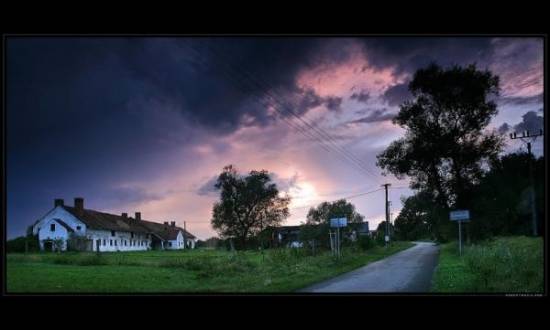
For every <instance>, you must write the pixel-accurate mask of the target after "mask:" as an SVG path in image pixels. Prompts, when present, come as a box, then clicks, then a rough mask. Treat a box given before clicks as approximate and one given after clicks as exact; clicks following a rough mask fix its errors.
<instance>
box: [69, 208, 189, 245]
mask: <svg viewBox="0 0 550 330" xmlns="http://www.w3.org/2000/svg"><path fill="white" fill-rule="evenodd" d="M63 208H64V209H65V210H67V211H68V212H69V213H71V214H72V215H73V216H75V217H76V218H78V219H79V220H81V221H82V222H84V223H85V224H86V226H87V227H88V228H90V229H98V230H114V231H125V232H134V233H147V234H149V233H154V234H156V235H157V236H159V237H160V238H162V239H163V240H175V239H177V236H178V231H180V230H181V231H182V232H183V233H185V237H186V238H187V239H194V238H195V236H194V235H192V234H190V233H189V232H187V231H184V230H183V228H180V227H172V226H170V225H165V224H162V223H158V222H153V221H147V220H136V219H134V218H131V217H126V218H124V217H122V216H121V215H116V214H110V213H103V212H98V211H94V210H88V209H83V210H82V211H78V210H77V209H76V208H74V207H70V206H63Z"/></svg>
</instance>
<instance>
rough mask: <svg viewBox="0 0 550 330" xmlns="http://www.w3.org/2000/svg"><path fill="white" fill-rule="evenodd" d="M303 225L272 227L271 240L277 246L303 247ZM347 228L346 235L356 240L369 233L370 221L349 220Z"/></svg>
mask: <svg viewBox="0 0 550 330" xmlns="http://www.w3.org/2000/svg"><path fill="white" fill-rule="evenodd" d="M301 228H302V226H280V227H274V228H271V230H272V237H271V240H272V242H274V243H275V244H274V245H276V246H286V247H301V246H303V242H301V241H300V231H301ZM346 229H347V230H345V231H344V233H345V235H346V236H347V237H348V238H349V239H351V240H352V241H355V240H356V239H357V238H358V237H359V236H368V235H369V222H368V221H364V222H355V223H352V222H348V225H347V228H346Z"/></svg>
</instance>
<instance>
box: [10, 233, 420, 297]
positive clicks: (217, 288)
mask: <svg viewBox="0 0 550 330" xmlns="http://www.w3.org/2000/svg"><path fill="white" fill-rule="evenodd" d="M412 245H413V244H412V243H410V242H394V243H393V244H392V245H391V246H390V247H389V248H388V249H386V248H384V247H374V248H372V249H369V250H367V251H365V252H362V251H358V250H354V249H351V248H348V249H344V250H343V258H342V259H341V260H335V259H334V258H333V257H332V256H331V255H330V253H329V252H324V253H321V254H318V255H316V256H311V255H306V254H305V253H304V252H305V251H303V250H300V249H273V250H265V251H264V252H263V253H261V252H259V251H242V252H240V251H239V252H235V253H231V252H227V251H220V250H207V249H204V250H202V249H199V250H193V251H147V252H119V253H103V254H101V255H100V256H97V255H95V254H93V253H62V254H53V253H47V254H27V255H25V254H8V255H7V290H8V292H30V293H35V292H68V293H78V292H100V293H110V292H113V293H114V292H183V293H185V292H189V293H193V292H194V293H197V292H198V293H203V292H204V293H214V292H220V293H223V292H236V293H239V292H258V293H263V292H293V291H296V290H298V289H301V288H303V287H306V286H308V285H311V284H314V283H317V282H319V281H323V280H326V279H329V278H331V277H334V276H336V275H339V274H341V273H344V272H348V271H351V270H353V269H356V268H358V267H361V266H363V265H366V264H368V263H370V262H372V261H376V260H379V259H382V258H384V257H387V256H389V255H391V254H394V253H396V252H398V251H401V250H404V249H406V248H409V247H411V246H412Z"/></svg>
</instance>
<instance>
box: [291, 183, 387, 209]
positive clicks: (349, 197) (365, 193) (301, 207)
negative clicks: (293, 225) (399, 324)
mask: <svg viewBox="0 0 550 330" xmlns="http://www.w3.org/2000/svg"><path fill="white" fill-rule="evenodd" d="M382 189H383V188H378V189H376V190H371V191H367V192H364V193H360V194H355V195H351V196H346V197H340V198H338V199H335V200H333V201H332V202H336V201H338V200H340V199H352V198H356V197H360V196H364V195H368V194H372V193H375V192H377V191H380V190H382ZM310 207H313V205H308V206H300V207H293V208H291V209H290V210H298V209H304V208H310Z"/></svg>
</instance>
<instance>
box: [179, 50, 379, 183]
mask: <svg viewBox="0 0 550 330" xmlns="http://www.w3.org/2000/svg"><path fill="white" fill-rule="evenodd" d="M189 47H190V48H191V49H192V50H193V51H194V52H196V53H199V51H198V50H197V49H195V48H194V47H193V46H189ZM206 47H207V50H209V51H210V53H211V54H212V53H213V52H215V50H214V49H213V48H211V47H208V46H206ZM224 65H225V66H227V65H228V64H227V63H224ZM233 71H234V72H235V73H236V74H241V76H242V75H246V76H242V77H244V79H246V80H247V81H248V82H252V83H253V84H255V86H256V87H257V89H261V91H262V92H263V94H264V96H265V95H267V96H268V97H269V99H271V100H272V101H273V102H275V103H277V104H278V105H279V106H281V108H282V109H283V110H285V111H286V112H287V113H289V114H291V115H292V116H294V117H295V118H297V119H298V120H299V121H300V122H302V123H304V125H306V126H307V127H309V128H310V129H311V131H313V133H316V134H315V135H316V136H313V135H311V134H308V137H313V138H315V140H317V141H318V142H320V143H321V146H323V147H324V149H325V150H326V151H329V150H327V147H328V148H330V149H331V150H334V151H336V152H339V153H340V154H342V155H343V156H344V157H346V159H347V160H349V161H351V162H352V163H353V164H355V165H356V166H358V168H359V169H361V170H362V171H365V172H366V173H368V174H370V175H372V176H373V177H375V178H376V179H377V180H378V178H377V177H376V175H374V174H372V172H370V170H369V169H368V168H366V166H365V165H364V164H363V163H362V162H361V161H360V160H359V159H358V158H356V157H355V156H354V155H352V154H351V153H350V152H349V151H347V150H346V149H344V148H342V147H340V146H338V145H337V144H336V143H335V141H334V139H333V138H332V137H331V136H330V135H328V133H326V132H325V131H323V130H322V129H320V128H318V127H315V126H313V125H312V124H310V123H308V122H307V121H306V120H304V119H302V118H301V117H300V116H299V115H297V114H296V113H295V112H294V111H292V110H291V109H289V107H288V105H286V104H284V103H283V102H281V101H280V100H279V99H277V97H275V96H273V94H272V93H270V92H269V91H266V87H265V85H262V84H261V83H260V82H258V81H257V80H255V79H254V78H253V77H252V76H251V75H250V74H249V73H247V71H246V70H245V69H243V68H241V69H240V70H236V69H234V68H233ZM230 78H231V79H232V80H234V79H233V77H230ZM241 84H242V80H241ZM271 89H272V90H274V88H273V87H271ZM273 93H276V92H273ZM261 105H262V106H265V105H264V104H261ZM273 109H274V110H275V111H277V112H278V113H279V114H280V115H281V116H282V117H281V118H282V119H283V120H285V122H286V123H287V124H288V125H289V126H291V127H292V128H295V129H297V130H298V131H300V132H301V133H302V134H304V135H305V134H306V132H307V133H311V132H310V131H307V130H306V129H304V128H303V127H302V126H301V125H300V124H298V123H291V122H289V121H288V120H286V118H285V114H284V113H282V112H281V111H280V110H279V109H278V108H277V106H274V107H273ZM293 124H295V125H293ZM327 141H328V142H330V143H331V144H332V145H331V144H328V143H327ZM329 152H330V151H329ZM339 159H340V158H339ZM352 163H350V164H352Z"/></svg>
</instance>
